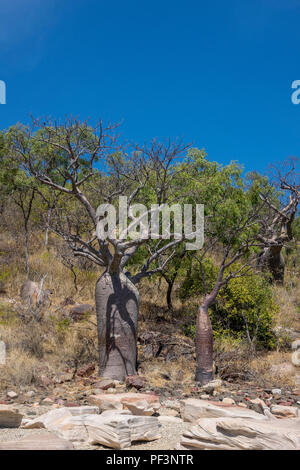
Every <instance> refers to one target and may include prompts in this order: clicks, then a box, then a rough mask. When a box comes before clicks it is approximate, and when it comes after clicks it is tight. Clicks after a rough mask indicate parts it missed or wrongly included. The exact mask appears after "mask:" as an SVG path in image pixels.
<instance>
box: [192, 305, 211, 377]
mask: <svg viewBox="0 0 300 470" xmlns="http://www.w3.org/2000/svg"><path fill="white" fill-rule="evenodd" d="M212 378H213V331H212V326H211V321H210V318H209V315H208V304H207V303H206V302H204V303H202V304H201V305H200V307H199V310H198V317H197V324H196V376H195V380H196V381H197V382H200V384H201V385H205V384H207V383H208V382H210V381H211V380H212Z"/></svg>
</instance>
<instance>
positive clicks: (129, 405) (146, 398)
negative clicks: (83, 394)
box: [90, 393, 160, 416]
mask: <svg viewBox="0 0 300 470" xmlns="http://www.w3.org/2000/svg"><path fill="white" fill-rule="evenodd" d="M90 403H92V404H94V405H97V406H99V408H100V410H102V411H105V410H123V409H129V410H130V411H131V412H132V414H134V415H137V416H151V415H153V414H154V413H156V411H157V410H158V409H159V408H160V402H159V397H158V395H155V394H151V393H112V394H109V393H103V394H99V395H91V396H90Z"/></svg>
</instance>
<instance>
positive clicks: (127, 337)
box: [95, 272, 139, 381]
mask: <svg viewBox="0 0 300 470" xmlns="http://www.w3.org/2000/svg"><path fill="white" fill-rule="evenodd" d="M95 297H96V311H97V325H98V347H99V375H100V376H102V377H108V378H111V379H116V380H120V381H124V379H125V378H126V376H127V375H135V374H136V373H137V347H136V342H137V324H138V311H139V293H138V290H137V288H136V287H135V286H134V284H133V283H132V282H131V281H130V280H129V279H128V277H127V276H125V274H124V273H122V272H121V273H120V272H118V273H110V272H105V273H104V274H102V276H101V277H100V278H99V279H98V281H97V285H96V293H95Z"/></svg>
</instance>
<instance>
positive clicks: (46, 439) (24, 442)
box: [0, 434, 74, 450]
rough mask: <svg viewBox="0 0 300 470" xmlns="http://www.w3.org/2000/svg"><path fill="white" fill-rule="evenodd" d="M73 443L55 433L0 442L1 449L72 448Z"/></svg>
mask: <svg viewBox="0 0 300 470" xmlns="http://www.w3.org/2000/svg"><path fill="white" fill-rule="evenodd" d="M72 449H74V447H73V444H72V443H71V442H68V441H67V440H65V439H60V438H59V437H57V436H56V435H54V434H47V435H45V436H42V435H36V436H28V437H25V438H23V439H21V440H20V441H8V442H3V443H1V444H0V450H72Z"/></svg>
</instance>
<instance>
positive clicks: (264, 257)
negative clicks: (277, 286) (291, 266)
mask: <svg viewBox="0 0 300 470" xmlns="http://www.w3.org/2000/svg"><path fill="white" fill-rule="evenodd" d="M259 265H260V266H262V268H263V269H265V270H268V271H270V273H271V274H272V278H273V280H274V281H276V282H278V283H281V284H282V283H283V281H284V270H285V261H284V257H283V255H282V246H272V247H269V248H266V249H265V250H264V251H263V252H262V254H261V255H260V259H259Z"/></svg>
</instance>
